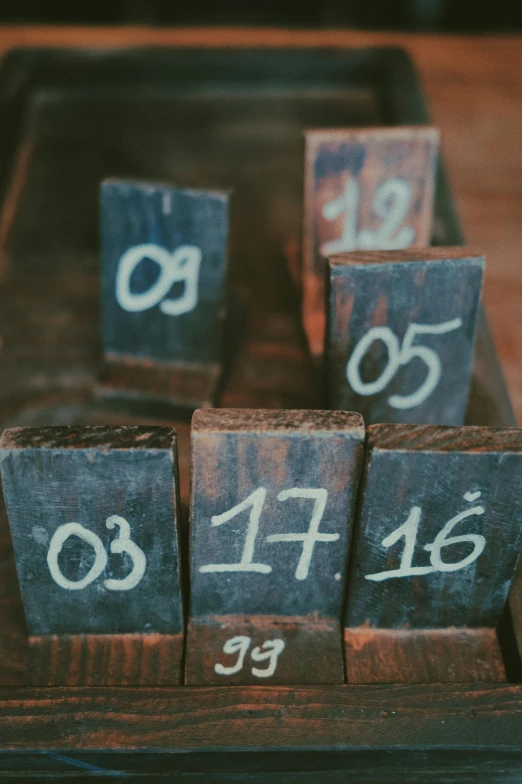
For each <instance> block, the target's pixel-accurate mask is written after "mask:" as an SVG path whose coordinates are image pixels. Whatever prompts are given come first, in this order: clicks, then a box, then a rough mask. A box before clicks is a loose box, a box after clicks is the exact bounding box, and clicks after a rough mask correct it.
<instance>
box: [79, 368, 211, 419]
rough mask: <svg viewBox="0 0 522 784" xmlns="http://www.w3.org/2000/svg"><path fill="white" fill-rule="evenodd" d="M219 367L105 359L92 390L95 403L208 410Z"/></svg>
mask: <svg viewBox="0 0 522 784" xmlns="http://www.w3.org/2000/svg"><path fill="white" fill-rule="evenodd" d="M221 371H222V368H221V365H219V364H209V365H190V364H189V363H182V362H180V363H172V364H167V363H160V362H157V363H156V362H152V361H146V360H144V361H142V362H141V361H136V360H134V359H132V360H131V359H123V358H113V357H107V358H106V360H105V363H104V366H103V368H102V371H101V373H100V376H99V378H98V381H97V383H96V385H95V388H94V393H95V396H96V397H97V398H98V399H102V400H108V401H123V402H131V403H150V402H153V403H157V404H159V405H162V406H165V405H167V406H172V407H173V408H176V409H190V410H194V409H196V408H212V407H213V406H214V405H215V404H216V399H217V394H218V385H219V380H220V376H221Z"/></svg>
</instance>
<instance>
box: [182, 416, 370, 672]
mask: <svg viewBox="0 0 522 784" xmlns="http://www.w3.org/2000/svg"><path fill="white" fill-rule="evenodd" d="M363 438H364V427H363V423H362V418H361V417H360V416H358V415H354V414H350V413H346V412H327V411H257V410H256V411H249V410H240V409H227V410H216V411H198V412H196V414H195V415H194V419H193V430H192V444H193V452H192V460H193V463H192V499H191V534H190V535H191V607H190V621H191V623H190V625H189V639H188V654H187V664H186V677H187V682H189V683H195V682H218V683H220V682H222V681H223V677H224V675H222V674H221V673H220V672H219V667H218V670H216V669H215V665H216V664H218V663H219V661H221V658H222V654H224V653H226V650H228V648H227V649H226V650H225V648H224V647H223V646H224V645H227V644H228V643H227V640H231V639H235V638H239V637H241V638H245V639H243V643H242V644H244V645H245V646H246V641H245V640H246V638H248V639H250V640H251V641H252V640H257V638H259V640H260V642H257V643H256V645H257V647H259V646H260V645H261V643H263V641H264V642H266V640H269V641H270V640H274V639H280V640H282V642H283V643H284V647H283V648H282V649H281V651H280V655H281V657H282V656H283V651H284V652H285V653H284V655H285V659H287V660H288V661H289V662H292V665H291V666H290V665H289V664H288V663H287V665H285V667H283V666H282V667H281V668H279V670H277V669H276V670H274V672H273V673H272V675H270V676H265V677H273V678H276V680H275V681H273V682H299V679H302V678H304V679H305V680H304V681H303V680H301V682H314V680H313V679H314V678H319V680H321V678H322V677H323V678H324V679H325V680H326V682H335V680H342V658H341V656H340V648H339V646H338V644H337V642H338V639H339V637H338V636H337V629H338V627H339V620H338V619H340V617H341V614H342V605H343V598H344V589H345V581H346V564H347V557H348V548H349V542H350V536H351V526H352V519H353V514H354V506H355V502H356V497H357V486H358V479H359V471H360V461H361V456H362V448H363ZM310 624H312V626H314V624H316V626H317V633H318V635H319V637H321V634H324V636H325V641H324V645H323V643H322V642H321V641H320V642H319V644H318V646H317V647H316V653H315V655H314V656H312V659H315V664H316V665H318V664H319V662H320V661H321V660H322V659H324V660H325V662H326V667H325V669H324V670H323V671H322V673H321V672H318V671H317V667H315V668H314V667H313V666H312V667H311V665H310V661H309V659H307V661H308V663H307V664H306V666H305V659H306V657H304V656H302V655H300V645H301V644H302V643H301V642H300V639H302V637H303V635H307V636H308V638H309V637H310ZM307 627H308V629H307ZM212 630H214V631H212ZM263 635H264V637H263ZM274 635H275V636H274ZM278 635H279V636H278ZM288 635H290V636H289V637H288ZM203 637H204V638H205V639H206V641H207V642H206V647H205V645H203V646H202V645H201V644H200V642H199V641H200V639H203ZM261 637H263V640H261ZM209 640H213V644H212V645H211V646H210V648H209V647H208V646H209V645H210V643H209ZM291 640H293V643H291ZM240 643H241V641H240V640H236V642H235V643H230V645H229V647H230V648H231V650H230V653H232V652H233V651H232V648H234V651H236V648H235V647H234V646H235V645H236V644H237V645H238V646H239V647H238V648H237V651H236V653H237V652H238V651H239V653H241V651H242V650H243V649H242V648H241V647H240ZM249 646H250V643H249ZM254 647H255V646H254ZM278 647H280V645H279V644H278V645H276V648H278ZM305 647H306V649H307V650H308V649H309V644H308V643H307V644H306V645H305ZM203 648H205V649H206V651H207V659H206V660H205V661H202V660H201V655H202V649H203ZM249 650H250V647H248V648H245V654H244V655H245V656H247V654H248V651H249ZM264 650H265V649H263V648H262V645H261V648H260V651H261V654H262V653H263V651H264ZM266 650H275V648H274V647H273V645H272V643H270V645H269V646H267V647H266ZM321 651H322V652H321ZM301 653H302V652H301ZM209 655H210V658H209ZM274 655H275V654H274ZM278 655H279V654H278ZM219 657H221V658H219ZM254 660H255V657H254ZM312 664H313V662H312ZM277 672H279V675H278V674H277ZM285 672H286V675H285V674H284V673H285ZM230 675H231V676H236V677H235V681H234V682H256V677H257V676H256V675H255V674H253V675H252V672H251V670H248V668H247V667H243V666H242V667H241V668H240V669H239V670H237V671H235V672H233V673H230ZM278 677H281V678H282V680H277V678H278ZM288 678H290V680H288ZM293 678H297V679H298V680H294V679H293ZM310 678H312V680H310ZM332 678H333V681H332V680H331V679H332ZM329 679H330V681H329Z"/></svg>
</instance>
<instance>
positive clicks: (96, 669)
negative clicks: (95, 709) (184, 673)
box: [26, 633, 184, 687]
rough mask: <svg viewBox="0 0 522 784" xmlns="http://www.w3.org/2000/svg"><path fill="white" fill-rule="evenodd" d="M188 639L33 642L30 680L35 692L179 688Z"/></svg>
mask: <svg viewBox="0 0 522 784" xmlns="http://www.w3.org/2000/svg"><path fill="white" fill-rule="evenodd" d="M183 638H184V635H183V633H180V634H85V635H79V634H78V635H65V634H63V635H48V636H46V637H30V638H29V650H28V657H27V671H26V679H27V682H28V684H29V685H34V686H127V687H128V686H177V685H178V684H179V682H180V675H181V672H180V662H181V660H182V655H183V644H184V640H183Z"/></svg>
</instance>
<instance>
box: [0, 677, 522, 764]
mask: <svg viewBox="0 0 522 784" xmlns="http://www.w3.org/2000/svg"><path fill="white" fill-rule="evenodd" d="M521 699H522V686H520V685H506V684H474V685H473V686H470V685H469V684H462V685H458V684H438V685H437V686H436V687H428V688H426V686H423V685H404V684H400V685H390V686H386V687H382V686H375V685H374V686H350V685H348V686H307V687H298V686H277V687H271V686H269V685H264V686H263V688H253V687H240V686H232V687H230V688H227V689H223V688H220V687H217V686H216V687H213V686H205V687H192V688H186V687H185V688H184V687H180V688H164V689H150V688H141V689H132V688H130V689H117V688H110V687H108V688H104V689H93V688H91V689H89V688H78V689H75V690H74V691H72V690H68V689H63V688H53V689H42V688H40V689H36V688H32V689H20V688H12V689H2V690H1V691H0V700H1V705H2V711H1V714H0V735H1V738H2V747H3V749H5V750H12V751H16V750H19V751H24V750H29V749H32V750H33V751H34V750H37V749H41V750H45V749H50V750H59V749H63V750H66V749H69V750H70V749H75V750H76V751H75V752H74V754H78V753H79V752H80V751H81V750H84V751H86V750H89V749H91V750H99V751H102V750H104V751H114V752H121V750H131V749H132V750H134V751H135V752H138V751H140V750H142V751H145V750H158V751H159V750H165V749H169V750H174V752H175V750H176V749H177V750H181V749H183V750H184V752H188V751H198V752H200V753H201V751H202V750H203V749H209V750H210V749H214V750H218V749H221V750H230V751H231V750H236V749H238V748H239V747H242V746H243V747H247V748H249V749H250V750H251V751H256V750H261V749H263V750H266V751H270V752H272V753H273V752H275V751H277V750H283V749H285V748H288V747H289V746H294V747H295V748H296V749H300V750H302V751H304V750H305V749H307V748H308V749H312V750H314V751H315V752H318V751H320V750H328V749H329V750H332V749H334V748H336V749H337V750H338V751H348V750H352V752H353V751H355V749H359V750H364V749H368V747H371V748H372V750H373V752H372V753H375V751H376V750H384V749H387V750H388V752H389V751H390V750H393V749H394V748H395V749H398V748H402V749H403V750H404V749H405V748H407V749H411V750H414V749H415V748H417V749H424V750H425V751H426V749H428V748H431V749H435V748H437V749H438V753H439V755H440V753H441V750H442V749H451V748H453V749H462V750H467V751H468V764H469V765H470V769H471V770H473V769H474V768H473V757H472V755H471V754H470V753H469V749H470V748H472V749H476V750H477V753H479V750H480V749H481V748H482V750H483V751H489V752H490V753H491V752H493V751H494V750H495V749H498V750H499V751H501V750H502V751H503V752H504V753H506V754H509V753H517V754H519V755H521V757H520V758H521V759H522V742H521V737H522V736H521V734H520V731H519V729H520V723H521V722H522V709H521ZM115 705H118V710H115V709H114V707H115ZM100 717H103V718H102V720H100ZM251 720H252V721H251ZM252 724H255V726H256V729H257V731H256V732H254V733H252V730H251V726H252ZM129 756H132V753H131V752H130V753H129ZM179 762H181V760H179ZM138 764H139V763H138ZM476 764H477V767H476V768H475V770H476V771H478V770H479V769H480V765H479V764H478V762H477V763H476Z"/></svg>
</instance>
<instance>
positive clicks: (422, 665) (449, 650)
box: [344, 627, 507, 683]
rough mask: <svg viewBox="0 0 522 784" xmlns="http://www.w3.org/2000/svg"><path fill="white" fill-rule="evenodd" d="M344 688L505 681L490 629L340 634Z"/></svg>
mask: <svg viewBox="0 0 522 784" xmlns="http://www.w3.org/2000/svg"><path fill="white" fill-rule="evenodd" d="M344 644H345V651H346V677H347V680H348V683H467V682H468V683H477V682H485V683H492V682H494V681H505V680H507V678H506V671H505V668H504V663H503V661H502V653H501V650H500V646H499V642H498V638H497V632H496V630H495V629H436V630H427V629H422V630H409V629H368V628H364V627H362V628H359V629H345V630H344Z"/></svg>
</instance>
